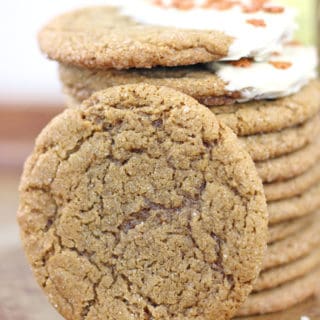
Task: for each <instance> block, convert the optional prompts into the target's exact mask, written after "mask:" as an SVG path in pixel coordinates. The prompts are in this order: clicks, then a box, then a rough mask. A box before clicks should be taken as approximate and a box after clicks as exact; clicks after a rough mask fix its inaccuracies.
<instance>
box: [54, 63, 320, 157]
mask: <svg viewBox="0 0 320 320" xmlns="http://www.w3.org/2000/svg"><path fill="white" fill-rule="evenodd" d="M60 78H61V81H62V83H63V85H64V91H65V93H66V96H67V98H68V100H69V101H70V102H71V104H70V105H71V106H73V107H77V106H78V105H79V104H80V103H81V101H83V100H85V99H87V98H89V97H90V96H91V94H93V93H94V92H96V91H99V90H102V89H106V88H109V87H112V86H116V85H121V84H126V83H141V82H143V83H149V84H156V85H164V86H167V87H171V88H174V89H177V90H179V91H182V92H184V93H186V94H188V95H190V96H192V97H194V98H196V99H197V100H198V101H200V102H201V103H203V104H205V105H207V106H209V107H210V109H211V110H212V111H213V112H214V113H215V114H216V115H217V116H218V117H220V118H221V119H222V120H223V121H224V122H225V123H226V124H227V125H228V126H230V127H231V128H232V129H233V130H234V131H235V132H236V134H237V135H239V136H248V135H256V134H260V133H271V132H272V133H274V132H275V131H279V130H284V129H287V128H290V127H292V126H296V125H300V124H302V123H304V122H306V121H308V120H309V119H311V118H312V117H313V116H315V115H316V114H317V113H318V112H319V110H320V103H319V101H320V93H319V92H320V83H319V82H318V81H312V82H311V83H310V84H308V85H307V86H306V87H304V88H303V89H302V90H301V91H299V92H298V93H296V94H294V95H292V96H289V97H286V98H281V99H277V100H271V101H268V100H263V101H251V102H246V103H239V104H233V103H234V102H235V94H234V93H227V92H226V91H225V90H226V89H225V85H226V84H225V83H224V81H222V80H221V79H220V78H219V77H218V76H217V75H216V74H214V73H212V72H208V71H206V70H205V69H204V68H203V67H202V66H192V67H186V68H165V69H159V68H157V69H151V70H127V71H117V70H103V71H101V70H89V69H84V68H75V67H72V66H67V65H61V66H60ZM230 103H231V104H233V105H228V104H230ZM217 104H218V105H222V106H216V107H214V105H217ZM309 132H310V131H309ZM287 134H288V133H287ZM289 135H290V137H292V133H291V134H289ZM303 136H304V135H303ZM307 136H308V134H307ZM271 139H272V138H271ZM300 139H301V138H300ZM253 140H254V139H253ZM257 140H258V141H257V143H259V142H260V141H261V139H260V138H259V139H257ZM272 141H275V140H273V139H272ZM290 141H292V143H291V144H294V145H295V143H297V144H299V143H298V141H297V142H293V141H294V140H293V137H292V140H290ZM291 144H290V143H289V142H288V145H289V146H290V145H291ZM288 148H290V147H288ZM274 149H275V148H274ZM259 153H260V152H259ZM257 157H259V154H258V155H257Z"/></svg>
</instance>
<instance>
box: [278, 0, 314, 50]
mask: <svg viewBox="0 0 320 320" xmlns="http://www.w3.org/2000/svg"><path fill="white" fill-rule="evenodd" d="M280 1H281V2H282V3H283V4H286V5H290V6H294V7H296V8H297V9H298V10H299V30H298V31H297V39H298V40H300V41H302V42H303V43H305V44H315V43H316V42H317V36H316V31H317V24H316V17H317V13H316V7H317V2H318V1H317V0H280Z"/></svg>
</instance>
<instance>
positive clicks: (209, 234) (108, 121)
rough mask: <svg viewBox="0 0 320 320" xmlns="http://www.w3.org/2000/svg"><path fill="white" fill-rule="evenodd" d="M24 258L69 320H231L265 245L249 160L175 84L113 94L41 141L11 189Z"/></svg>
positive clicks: (260, 198)
mask: <svg viewBox="0 0 320 320" xmlns="http://www.w3.org/2000/svg"><path fill="white" fill-rule="evenodd" d="M20 190H21V202H20V208H19V223H20V227H21V233H22V239H23V243H24V247H25V250H26V252H27V256H28V259H29V261H30V264H31V266H32V269H33V271H34V273H35V275H36V277H37V280H38V282H39V284H40V285H41V286H42V287H43V289H44V290H45V292H46V293H47V295H48V297H49V299H50V301H51V303H52V304H53V305H55V306H57V309H58V310H59V311H60V312H61V314H62V315H63V316H64V317H65V318H66V319H70V320H71V319H73V320H75V319H95V320H96V319H117V320H128V319H169V318H170V319H228V318H230V317H232V316H233V314H234V313H235V312H236V310H237V308H238V307H239V306H240V304H241V303H242V302H244V300H245V299H246V297H247V296H248V295H249V293H250V291H251V289H252V285H253V282H254V280H255V279H256V277H257V276H258V273H259V271H260V268H261V264H262V260H263V256H264V252H265V248H266V241H267V223H268V219H267V210H266V202H265V197H264V193H263V187H262V184H261V181H260V179H259V178H258V175H257V172H256V170H255V167H254V164H253V162H252V160H251V159H250V157H249V155H248V154H247V153H246V152H245V151H244V150H243V149H242V147H241V145H240V144H239V142H238V141H237V139H236V137H235V135H234V134H233V133H232V132H231V130H230V129H228V128H227V127H225V126H224V125H223V124H221V123H220V122H219V121H218V120H217V119H216V118H215V116H214V115H212V113H211V112H210V111H209V110H208V109H207V108H205V107H203V106H201V105H200V104H198V103H197V102H196V101H195V100H194V99H192V98H190V97H188V96H185V95H183V94H181V93H178V92H176V91H174V90H172V89H168V88H159V87H153V86H147V85H138V86H122V87H115V88H112V89H108V90H106V91H103V92H99V93H97V94H95V95H93V96H92V98H91V99H89V100H87V101H86V102H84V104H83V105H82V107H81V108H79V109H69V110H66V111H65V112H64V113H63V114H61V115H60V116H58V117H57V118H55V119H54V120H53V121H52V122H51V123H50V124H49V125H48V126H47V127H46V128H45V129H44V131H43V132H42V133H41V135H40V136H39V138H38V139H37V142H36V147H35V149H34V152H33V154H32V155H31V157H30V158H29V160H28V161H27V163H26V166H25V169H24V174H23V177H22V182H21V187H20Z"/></svg>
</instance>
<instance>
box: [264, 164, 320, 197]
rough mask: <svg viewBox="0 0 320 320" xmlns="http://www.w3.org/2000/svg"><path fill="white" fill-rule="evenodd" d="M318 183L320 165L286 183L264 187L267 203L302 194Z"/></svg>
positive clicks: (276, 183)
mask: <svg viewBox="0 0 320 320" xmlns="http://www.w3.org/2000/svg"><path fill="white" fill-rule="evenodd" d="M319 181H320V163H319V164H318V163H317V164H316V165H315V166H314V167H313V168H311V169H310V170H309V171H307V172H306V173H304V174H302V175H300V176H297V177H296V178H292V179H290V180H287V181H282V182H275V183H270V184H265V185H264V191H265V194H266V198H267V201H269V202H270V201H277V200H283V199H288V198H292V197H295V196H298V195H301V194H303V193H304V192H306V191H307V190H309V189H310V188H311V187H313V186H314V185H315V184H317V183H318V182H319Z"/></svg>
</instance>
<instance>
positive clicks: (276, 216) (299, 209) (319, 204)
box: [268, 183, 320, 224]
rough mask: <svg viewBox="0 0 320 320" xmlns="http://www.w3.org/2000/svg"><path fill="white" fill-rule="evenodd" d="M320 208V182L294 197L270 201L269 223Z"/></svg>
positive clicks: (305, 214) (297, 216)
mask: <svg viewBox="0 0 320 320" xmlns="http://www.w3.org/2000/svg"><path fill="white" fill-rule="evenodd" d="M318 209H320V183H318V184H316V185H315V186H314V187H312V188H311V189H309V190H307V191H306V192H305V193H303V194H301V195H299V196H296V197H294V198H289V199H284V200H279V201H274V202H269V203H268V211H269V223H270V224H277V223H280V222H283V221H286V220H290V219H296V218H301V217H304V216H307V215H309V214H310V213H312V212H314V211H316V210H318Z"/></svg>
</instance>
